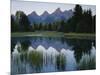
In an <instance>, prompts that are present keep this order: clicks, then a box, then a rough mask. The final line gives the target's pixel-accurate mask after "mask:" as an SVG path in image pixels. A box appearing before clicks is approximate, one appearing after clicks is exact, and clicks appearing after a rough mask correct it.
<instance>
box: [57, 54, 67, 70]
mask: <svg viewBox="0 0 100 75" xmlns="http://www.w3.org/2000/svg"><path fill="white" fill-rule="evenodd" d="M56 65H57V69H58V70H59V71H63V70H65V68H66V67H65V65H66V58H65V56H64V55H62V54H59V55H58V56H57V59H56Z"/></svg>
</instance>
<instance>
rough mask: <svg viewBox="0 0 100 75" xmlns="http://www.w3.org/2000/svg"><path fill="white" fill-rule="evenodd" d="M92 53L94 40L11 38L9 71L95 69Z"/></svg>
mask: <svg viewBox="0 0 100 75" xmlns="http://www.w3.org/2000/svg"><path fill="white" fill-rule="evenodd" d="M95 56H96V47H95V40H89V39H88V40H86V39H67V38H64V37H39V36H38V37H36V36H35V37H12V38H11V74H23V73H24V74H27V73H41V72H57V71H75V70H89V69H95Z"/></svg>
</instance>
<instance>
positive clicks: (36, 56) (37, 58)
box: [28, 51, 43, 72]
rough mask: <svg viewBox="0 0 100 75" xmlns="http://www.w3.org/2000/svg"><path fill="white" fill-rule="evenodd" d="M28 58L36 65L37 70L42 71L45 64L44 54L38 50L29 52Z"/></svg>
mask: <svg viewBox="0 0 100 75" xmlns="http://www.w3.org/2000/svg"><path fill="white" fill-rule="evenodd" d="M28 60H29V61H30V63H31V64H32V65H33V66H34V67H35V69H36V71H37V72H38V71H39V72H40V70H41V68H42V66H43V54H42V53H40V52H37V51H32V52H31V53H29V56H28Z"/></svg>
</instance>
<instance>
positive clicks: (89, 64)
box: [79, 55, 96, 70]
mask: <svg viewBox="0 0 100 75" xmlns="http://www.w3.org/2000/svg"><path fill="white" fill-rule="evenodd" d="M95 68H96V59H95V57H90V56H89V55H88V56H86V57H84V58H83V60H81V62H80V63H79V70H89V69H95Z"/></svg>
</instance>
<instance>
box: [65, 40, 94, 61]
mask: <svg viewBox="0 0 100 75" xmlns="http://www.w3.org/2000/svg"><path fill="white" fill-rule="evenodd" d="M67 42H68V44H70V45H73V50H74V51H75V53H74V54H75V58H76V61H77V62H79V60H80V59H81V57H82V54H83V53H87V54H90V50H91V45H92V42H93V43H94V45H95V42H94V40H86V39H84V40H83V39H80V40H79V39H74V40H67Z"/></svg>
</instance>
